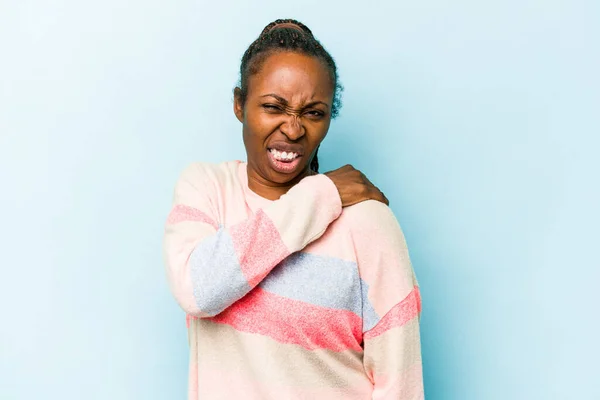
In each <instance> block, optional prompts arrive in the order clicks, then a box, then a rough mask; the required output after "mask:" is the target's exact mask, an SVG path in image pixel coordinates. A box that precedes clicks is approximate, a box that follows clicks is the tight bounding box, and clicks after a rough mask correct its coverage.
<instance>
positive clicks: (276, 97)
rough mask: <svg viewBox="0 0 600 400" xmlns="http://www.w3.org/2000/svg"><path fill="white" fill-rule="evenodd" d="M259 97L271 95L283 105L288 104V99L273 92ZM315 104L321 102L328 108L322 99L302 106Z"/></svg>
mask: <svg viewBox="0 0 600 400" xmlns="http://www.w3.org/2000/svg"><path fill="white" fill-rule="evenodd" d="M260 97H273V98H275V99H277V101H278V102H280V103H281V104H283V105H287V104H288V101H287V100H286V99H284V98H283V97H281V96H278V95H276V94H274V93H268V94H263V95H262V96H260ZM317 104H323V105H324V106H325V107H327V109H329V104H327V103H325V102H324V101H320V100H317V101H313V102H311V103H308V104H306V105H304V107H312V106H316V105H317Z"/></svg>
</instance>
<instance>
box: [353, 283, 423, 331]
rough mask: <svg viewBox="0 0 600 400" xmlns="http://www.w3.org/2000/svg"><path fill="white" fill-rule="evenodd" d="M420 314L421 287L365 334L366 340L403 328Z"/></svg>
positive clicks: (416, 288) (416, 287) (414, 290)
mask: <svg viewBox="0 0 600 400" xmlns="http://www.w3.org/2000/svg"><path fill="white" fill-rule="evenodd" d="M420 312H421V294H420V292H419V287H418V286H415V287H414V289H413V290H412V291H411V292H410V293H409V294H408V296H406V297H405V298H404V300H402V301H401V302H400V303H398V304H396V305H395V306H394V307H392V309H391V310H390V311H389V312H388V313H387V314H385V316H384V317H383V318H381V320H380V321H379V322H378V323H377V325H375V327H374V328H373V329H371V330H370V331H368V332H365V335H364V338H365V339H372V338H374V337H377V336H379V335H381V334H383V333H385V332H386V331H388V330H390V329H392V328H396V327H399V326H402V325H404V324H406V323H407V322H408V321H410V320H411V319H413V318H414V317H416V316H417V315H419V313H420Z"/></svg>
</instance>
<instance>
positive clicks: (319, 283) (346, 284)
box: [259, 253, 376, 323]
mask: <svg viewBox="0 0 600 400" xmlns="http://www.w3.org/2000/svg"><path fill="white" fill-rule="evenodd" d="M259 286H260V287H261V288H262V289H264V290H267V291H269V292H271V293H275V294H277V295H280V296H284V297H287V298H290V299H293V300H299V301H304V302H307V303H310V304H314V305H317V306H321V307H328V308H334V309H341V310H349V311H352V312H354V313H355V314H356V315H358V316H362V315H363V304H362V303H363V299H366V297H365V296H363V294H362V288H363V287H366V284H365V282H364V281H362V280H361V279H360V277H359V274H358V268H357V266H356V263H355V262H351V261H344V260H340V259H338V258H333V257H325V256H320V255H315V254H308V253H294V254H292V255H291V256H289V257H287V258H286V259H285V260H284V261H282V262H281V263H280V264H279V265H278V266H277V267H275V269H274V270H273V271H272V272H271V273H270V274H269V275H268V276H267V278H266V279H265V280H264V281H262V282H261V284H260V285H259ZM367 301H368V300H367ZM366 310H367V316H368V318H369V323H371V321H372V317H373V315H375V316H376V314H374V313H375V312H374V311H373V307H372V306H371V305H370V304H368V305H367V308H366Z"/></svg>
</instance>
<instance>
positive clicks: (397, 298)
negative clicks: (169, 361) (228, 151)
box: [164, 161, 424, 400]
mask: <svg viewBox="0 0 600 400" xmlns="http://www.w3.org/2000/svg"><path fill="white" fill-rule="evenodd" d="M164 251H165V261H166V269H167V276H168V280H169V284H170V288H171V291H172V292H173V294H174V296H175V298H176V300H177V302H178V303H179V305H180V306H181V307H182V308H183V310H184V311H185V312H186V313H187V315H188V339H189V345H190V346H189V347H190V365H189V399H190V400H199V399H202V400H213V399H226V400H231V399H244V400H245V399H248V400H254V399H256V400H270V399H273V400H281V399H290V400H296V399H311V400H312V399H317V400H367V399H377V400H379V399H390V400H391V399H394V400H409V399H410V400H413V399H422V398H423V396H424V395H423V381H422V367H421V348H420V338H419V315H420V310H421V301H420V295H419V289H418V285H417V281H416V279H415V275H414V272H413V269H412V266H411V263H410V260H409V255H408V250H407V248H406V242H405V239H404V236H403V234H402V231H401V229H400V226H399V225H398V222H397V220H396V218H395V217H394V214H393V213H392V211H391V210H390V209H389V208H388V207H387V206H386V205H384V204H383V203H380V202H377V201H373V200H369V201H364V202H361V203H358V204H356V205H354V206H350V207H345V208H343V209H342V204H341V200H340V196H339V193H338V191H337V188H336V186H335V185H334V184H333V182H332V181H331V180H330V179H329V178H328V177H327V176H326V175H314V176H309V177H306V178H304V179H302V180H301V181H300V182H299V183H298V184H296V185H295V186H294V187H292V188H291V189H290V190H289V191H288V192H287V193H286V194H285V195H283V196H281V197H280V198H279V199H278V200H275V201H271V200H267V199H265V198H262V197H260V196H259V195H258V194H256V193H254V192H253V191H251V190H250V189H249V187H248V175H247V164H246V163H243V162H240V161H232V162H226V163H222V164H218V165H216V164H207V163H195V164H192V165H191V166H189V167H188V168H187V169H185V171H184V172H183V173H182V175H181V177H180V179H179V181H178V182H177V185H176V188H175V194H174V203H173V208H172V210H171V212H170V214H169V217H168V219H167V224H166V228H165V238H164Z"/></svg>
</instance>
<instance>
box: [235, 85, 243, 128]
mask: <svg viewBox="0 0 600 400" xmlns="http://www.w3.org/2000/svg"><path fill="white" fill-rule="evenodd" d="M233 113H234V114H235V116H236V118H237V119H238V121H240V122H241V123H244V104H243V103H242V89H240V88H239V87H236V88H235V89H233Z"/></svg>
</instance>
